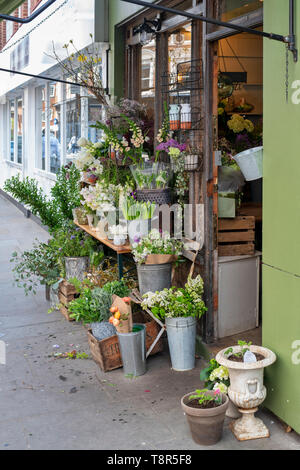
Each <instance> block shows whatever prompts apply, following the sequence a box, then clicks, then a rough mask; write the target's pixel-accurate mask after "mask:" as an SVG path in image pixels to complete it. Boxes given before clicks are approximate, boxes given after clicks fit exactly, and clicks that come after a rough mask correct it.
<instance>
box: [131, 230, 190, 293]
mask: <svg viewBox="0 0 300 470" xmlns="http://www.w3.org/2000/svg"><path fill="white" fill-rule="evenodd" d="M132 248H133V250H132V253H133V257H134V260H135V262H136V263H137V273H138V280H139V290H140V293H141V295H143V294H146V292H149V291H152V292H155V291H161V290H163V289H166V288H167V289H169V288H170V287H171V281H172V265H173V263H174V262H175V261H177V259H178V257H179V256H180V255H181V253H182V248H183V243H182V241H181V240H176V239H174V238H171V236H170V234H169V233H168V232H164V233H160V232H159V230H157V229H153V230H151V232H150V233H149V235H148V236H146V237H143V238H141V239H140V240H139V241H137V242H135V243H133V244H132Z"/></svg>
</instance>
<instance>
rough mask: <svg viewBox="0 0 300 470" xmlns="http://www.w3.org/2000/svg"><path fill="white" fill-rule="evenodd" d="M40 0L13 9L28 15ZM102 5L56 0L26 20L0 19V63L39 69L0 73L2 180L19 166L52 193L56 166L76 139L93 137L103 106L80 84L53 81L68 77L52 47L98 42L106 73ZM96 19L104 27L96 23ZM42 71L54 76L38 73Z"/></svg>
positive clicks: (60, 48) (65, 159) (62, 54)
mask: <svg viewBox="0 0 300 470" xmlns="http://www.w3.org/2000/svg"><path fill="white" fill-rule="evenodd" d="M19 3H20V2H19ZM43 3H44V2H41V1H34V0H27V1H25V2H23V3H22V4H21V5H20V6H19V7H18V8H17V9H16V10H15V11H14V12H12V13H11V14H12V15H14V16H19V17H27V16H28V15H29V14H30V13H32V11H34V10H35V9H36V8H38V6H40V5H42V4H43ZM106 7H107V5H106V3H105V2H102V1H101V2H99V1H95V0H87V1H86V2H80V1H79V0H75V1H65V0H61V1H58V2H55V3H54V4H53V5H51V7H49V8H48V9H47V10H45V11H44V12H43V13H42V14H41V15H39V16H38V17H37V18H36V19H35V20H33V21H32V22H31V23H28V24H24V25H21V26H20V25H18V23H13V22H9V21H3V22H1V23H0V39H1V44H0V46H1V51H0V61H1V67H3V68H6V69H9V70H17V71H20V72H24V73H27V72H28V73H30V74H33V75H36V76H37V78H30V77H26V76H22V75H17V74H14V73H13V72H10V73H5V72H2V73H1V84H0V122H1V125H0V165H1V170H0V174H1V177H0V179H1V181H0V186H1V187H2V186H3V183H4V181H5V180H6V179H7V178H9V177H11V176H13V175H15V174H17V173H21V174H22V176H23V177H26V176H29V177H34V178H36V179H37V181H38V182H39V184H40V186H41V187H42V188H43V189H44V190H45V191H46V192H47V193H49V191H50V188H51V186H52V185H53V182H54V181H55V174H56V172H57V171H58V169H59V168H60V166H62V165H63V164H65V163H67V162H68V158H69V155H73V154H74V153H76V152H77V151H78V146H77V140H78V138H79V137H80V136H85V137H88V138H90V139H91V140H92V141H95V140H96V139H97V136H96V131H95V130H93V129H92V128H91V127H90V125H92V124H94V123H95V121H96V120H97V119H98V118H99V116H100V115H101V107H100V106H99V105H98V104H97V102H96V100H95V99H94V98H92V97H91V96H89V95H88V94H86V92H85V91H84V90H83V89H81V88H80V87H76V86H74V85H68V84H64V83H59V82H57V81H56V80H58V79H60V80H65V81H68V79H69V80H70V77H67V76H65V75H64V74H63V71H62V69H61V68H60V67H59V66H58V65H57V62H56V60H55V59H54V58H53V55H54V54H53V49H55V51H56V53H57V54H58V55H59V56H60V57H62V58H63V57H65V52H64V49H63V45H64V44H66V43H68V42H69V41H70V40H71V39H74V46H75V47H76V48H77V50H79V51H80V50H83V49H84V48H86V47H91V46H94V47H97V49H98V51H99V50H100V51H101V54H102V53H103V64H102V68H103V73H104V77H105V70H104V67H105V66H104V62H105V57H106V52H105V50H106V48H107V47H108V46H107V40H108V38H107V32H106V28H105V27H104V25H105V16H106V15H107V10H106ZM96 24H97V25H102V24H103V27H101V28H100V30H98V28H96ZM53 31H55V34H53ZM74 31H76V34H75V33H74ZM72 34H73V36H74V37H72V36H71V35H72ZM91 36H92V37H91ZM40 75H42V76H46V77H48V78H50V79H51V78H52V77H53V80H43V79H40V78H38V76H40Z"/></svg>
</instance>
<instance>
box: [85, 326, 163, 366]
mask: <svg viewBox="0 0 300 470" xmlns="http://www.w3.org/2000/svg"><path fill="white" fill-rule="evenodd" d="M140 323H142V322H140ZM159 331H160V327H159V325H158V324H157V323H156V322H155V321H154V320H153V321H149V322H146V349H147V350H148V349H149V347H150V346H151V344H152V343H153V341H154V340H155V338H156V337H157V335H158V333H159ZM87 335H88V342H89V346H90V350H91V355H92V358H93V359H94V361H95V362H96V363H97V364H98V365H99V367H100V369H101V370H102V371H103V372H108V371H110V370H113V369H118V368H119V367H122V366H123V363H122V358H121V353H120V349H119V342H118V336H117V335H114V336H110V337H109V338H105V339H103V340H101V341H98V340H97V339H96V338H95V337H94V335H93V334H92V330H91V329H88V331H87ZM162 350H163V342H162V339H160V340H159V341H158V342H157V344H156V345H155V347H154V348H153V350H152V351H151V353H150V356H151V355H153V354H157V353H158V352H161V351H162Z"/></svg>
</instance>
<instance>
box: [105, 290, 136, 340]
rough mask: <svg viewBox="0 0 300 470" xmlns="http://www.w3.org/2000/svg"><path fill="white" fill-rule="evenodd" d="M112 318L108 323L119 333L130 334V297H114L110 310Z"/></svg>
mask: <svg viewBox="0 0 300 470" xmlns="http://www.w3.org/2000/svg"><path fill="white" fill-rule="evenodd" d="M110 312H111V313H112V316H111V317H110V318H109V322H110V323H111V324H112V325H113V326H114V327H115V328H116V330H117V331H118V332H119V333H130V332H131V329H132V311H131V298H130V297H123V298H120V297H115V301H114V303H113V305H112V306H111V308H110Z"/></svg>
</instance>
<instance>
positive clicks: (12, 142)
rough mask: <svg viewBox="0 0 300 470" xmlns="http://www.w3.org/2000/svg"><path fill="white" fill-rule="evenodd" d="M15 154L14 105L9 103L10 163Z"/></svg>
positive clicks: (12, 102)
mask: <svg viewBox="0 0 300 470" xmlns="http://www.w3.org/2000/svg"><path fill="white" fill-rule="evenodd" d="M14 152H15V103H14V101H11V102H10V161H12V162H13V161H14Z"/></svg>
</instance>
